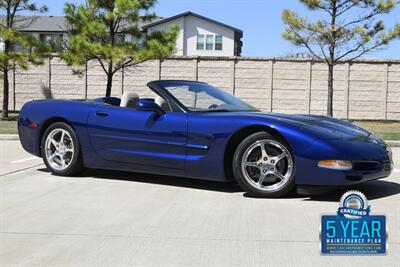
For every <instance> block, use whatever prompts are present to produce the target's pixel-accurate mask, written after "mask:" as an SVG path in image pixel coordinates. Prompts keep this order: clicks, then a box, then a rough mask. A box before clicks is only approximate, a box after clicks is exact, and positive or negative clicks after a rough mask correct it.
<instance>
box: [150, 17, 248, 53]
mask: <svg viewBox="0 0 400 267" xmlns="http://www.w3.org/2000/svg"><path fill="white" fill-rule="evenodd" d="M173 25H178V26H179V27H180V34H179V37H178V39H177V41H176V42H177V44H176V47H177V51H176V55H180V56H240V55H241V52H242V36H243V32H242V31H241V30H240V29H237V28H234V27H232V26H229V25H226V24H224V23H221V22H218V21H215V20H212V19H209V18H207V17H204V16H201V15H198V14H196V13H193V12H185V13H182V14H179V15H176V16H173V17H170V18H166V19H161V20H158V21H156V22H153V23H150V24H148V25H145V26H144V27H143V29H144V30H145V31H147V32H148V33H151V32H154V31H163V30H166V29H168V28H170V27H172V26H173Z"/></svg>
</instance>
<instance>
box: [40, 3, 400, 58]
mask: <svg viewBox="0 0 400 267" xmlns="http://www.w3.org/2000/svg"><path fill="white" fill-rule="evenodd" d="M35 2H36V3H41V4H46V5H47V6H48V7H49V13H48V15H62V14H63V7H64V1H60V0H47V1H46V0H36V1H35ZM69 2H73V3H80V2H83V1H80V0H70V1H69ZM284 9H291V10H293V11H296V12H298V13H299V14H301V15H306V16H308V17H310V19H315V18H316V15H315V14H313V13H312V12H310V11H308V10H307V9H306V8H305V7H304V6H303V5H302V4H301V3H299V1H298V0H159V1H158V4H157V5H156V6H155V8H154V10H153V11H154V12H155V13H156V14H157V15H158V16H161V17H170V16H174V15H177V14H179V13H183V12H186V11H193V12H195V13H198V14H200V15H203V16H206V17H209V18H211V19H214V20H217V21H220V22H223V23H225V24H228V25H231V26H234V27H236V28H239V29H241V30H243V51H242V56H256V57H273V56H287V55H293V54H296V53H298V52H301V50H300V49H299V48H297V47H294V46H292V45H291V44H290V43H289V42H288V41H286V40H284V39H283V38H282V35H281V34H282V31H283V29H284V25H283V23H282V19H281V15H282V11H283V10H284ZM382 20H383V21H384V22H385V24H386V25H387V26H388V27H389V26H393V25H394V24H395V22H396V21H397V22H398V23H400V7H397V9H396V10H394V11H393V12H392V13H390V14H389V15H386V16H384V17H382ZM365 58H379V59H400V40H396V41H394V42H392V43H390V46H389V48H387V49H385V50H382V51H377V52H374V53H371V54H368V55H366V56H365Z"/></svg>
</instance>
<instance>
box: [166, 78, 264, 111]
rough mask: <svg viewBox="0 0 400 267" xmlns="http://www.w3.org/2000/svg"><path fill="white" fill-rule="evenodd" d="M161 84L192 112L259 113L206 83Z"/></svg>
mask: <svg viewBox="0 0 400 267" xmlns="http://www.w3.org/2000/svg"><path fill="white" fill-rule="evenodd" d="M159 84H160V86H161V87H163V88H164V89H165V90H167V91H168V92H169V93H171V94H172V95H173V96H174V97H175V98H176V99H177V100H178V101H179V102H180V103H182V104H183V105H184V106H185V107H186V108H187V109H188V110H190V111H198V112H214V111H224V112H227V111H258V110H257V109H256V108H254V107H252V106H251V105H249V104H247V103H245V102H243V101H242V100H240V99H238V98H236V97H234V96H233V95H230V94H228V93H226V92H224V91H223V90H220V89H217V88H215V87H213V86H211V85H208V84H205V83H198V82H181V81H178V82H177V81H163V82H160V83H159Z"/></svg>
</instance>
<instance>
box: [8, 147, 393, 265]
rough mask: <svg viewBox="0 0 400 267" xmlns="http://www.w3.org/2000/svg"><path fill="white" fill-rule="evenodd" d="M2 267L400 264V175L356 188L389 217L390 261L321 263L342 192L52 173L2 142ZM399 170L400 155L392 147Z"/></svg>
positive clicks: (101, 173)
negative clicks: (263, 195) (324, 229)
mask: <svg viewBox="0 0 400 267" xmlns="http://www.w3.org/2000/svg"><path fill="white" fill-rule="evenodd" d="M0 151H1V154H0V155H1V156H0V170H1V174H0V265H1V266H13V265H14V266H16V265H18V266H35V265H41V266H56V265H57V266H61V265H62V266H84V265H85V266H98V265H103V266H122V265H125V266H126V265H140V266H165V265H168V266H194V265H195V266H323V265H324V266H400V265H399V262H400V231H399V225H400V172H399V171H396V172H394V173H393V174H392V175H391V176H390V177H389V178H387V179H384V180H380V181H374V182H370V183H367V184H364V185H361V186H358V187H357V189H359V190H361V191H362V192H364V193H365V194H366V195H367V197H368V199H369V203H370V204H371V205H372V212H373V213H380V214H386V215H387V220H388V227H389V252H388V255H386V256H356V257H347V256H321V255H320V254H319V236H318V234H319V223H320V215H321V214H326V213H334V212H335V210H336V209H337V207H338V200H339V197H340V193H334V194H331V195H327V196H320V197H312V198H310V197H304V196H297V195H292V196H290V197H287V198H282V199H255V198H249V197H246V196H244V195H243V192H242V191H241V190H240V188H239V187H238V186H236V185H234V184H221V183H213V182H208V181H200V180H190V179H184V178H175V177H161V176H154V175H144V174H135V173H123V172H111V171H88V172H86V173H85V174H84V175H83V176H82V177H77V178H67V177H57V176H52V175H50V174H49V173H48V172H47V170H46V169H45V168H44V165H43V164H41V161H40V159H37V158H32V156H31V155H29V154H27V153H25V152H24V151H23V150H22V148H21V147H20V145H19V143H18V142H17V141H0ZM393 152H394V155H395V165H396V168H400V148H393Z"/></svg>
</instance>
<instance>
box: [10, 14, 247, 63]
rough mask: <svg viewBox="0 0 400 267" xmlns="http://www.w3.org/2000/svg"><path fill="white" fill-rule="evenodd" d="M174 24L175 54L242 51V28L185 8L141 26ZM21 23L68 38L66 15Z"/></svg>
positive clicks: (48, 36) (46, 37) (38, 33)
mask: <svg viewBox="0 0 400 267" xmlns="http://www.w3.org/2000/svg"><path fill="white" fill-rule="evenodd" d="M173 25H178V26H179V27H180V34H179V36H178V39H177V43H176V47H177V50H176V55H179V56H240V55H241V51H242V40H241V39H242V36H243V32H242V31H241V30H240V29H237V28H234V27H232V26H229V25H226V24H224V23H221V22H218V21H215V20H212V19H209V18H207V17H204V16H201V15H198V14H196V13H193V12H185V13H182V14H179V15H176V16H173V17H170V18H156V19H155V20H153V21H151V22H146V23H144V22H143V23H141V25H139V26H140V28H141V29H142V30H143V31H144V32H146V33H148V34H151V33H152V32H155V31H163V30H167V29H169V28H170V27H172V26H173ZM17 26H18V25H17ZM19 27H20V28H21V29H22V31H24V32H26V33H30V34H32V35H34V36H35V37H36V38H38V39H40V40H42V41H45V42H57V41H60V40H66V39H67V38H68V31H67V24H66V21H65V18H64V17H63V16H38V17H35V18H34V20H33V21H32V22H31V23H29V24H27V25H19ZM119 38H120V39H121V40H123V41H125V42H130V41H132V38H133V37H132V36H131V35H130V34H127V33H124V32H121V33H120V35H119Z"/></svg>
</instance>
